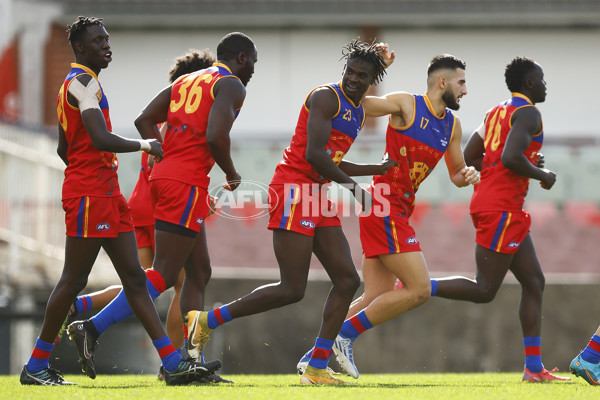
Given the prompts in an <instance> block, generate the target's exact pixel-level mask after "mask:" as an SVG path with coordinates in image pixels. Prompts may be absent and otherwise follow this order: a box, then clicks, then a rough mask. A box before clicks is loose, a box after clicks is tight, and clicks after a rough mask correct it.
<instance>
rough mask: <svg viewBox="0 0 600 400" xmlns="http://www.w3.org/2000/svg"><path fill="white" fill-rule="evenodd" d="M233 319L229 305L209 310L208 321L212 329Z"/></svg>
mask: <svg viewBox="0 0 600 400" xmlns="http://www.w3.org/2000/svg"><path fill="white" fill-rule="evenodd" d="M232 319H233V317H232V316H231V314H230V313H229V309H228V308H227V306H226V305H225V306H221V307H219V308H215V309H214V310H212V311H209V312H208V317H207V322H208V327H209V328H210V329H215V328H217V327H219V326H221V325H223V324H224V323H225V322H229V321H231V320H232Z"/></svg>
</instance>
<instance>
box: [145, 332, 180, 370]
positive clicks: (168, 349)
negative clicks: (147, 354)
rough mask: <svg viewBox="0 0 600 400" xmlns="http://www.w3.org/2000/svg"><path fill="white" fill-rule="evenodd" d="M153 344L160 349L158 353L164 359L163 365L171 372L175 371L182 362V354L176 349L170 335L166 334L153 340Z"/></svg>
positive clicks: (157, 349)
mask: <svg viewBox="0 0 600 400" xmlns="http://www.w3.org/2000/svg"><path fill="white" fill-rule="evenodd" d="M152 344H153V345H154V347H155V348H156V351H158V355H159V356H160V359H161V360H162V365H163V367H165V369H166V370H167V371H169V372H173V371H175V370H176V369H177V366H178V365H179V363H180V362H181V360H182V358H181V354H179V352H178V351H177V349H175V346H173V344H172V343H171V340H170V339H169V337H168V336H164V337H162V338H160V339H156V340H153V341H152Z"/></svg>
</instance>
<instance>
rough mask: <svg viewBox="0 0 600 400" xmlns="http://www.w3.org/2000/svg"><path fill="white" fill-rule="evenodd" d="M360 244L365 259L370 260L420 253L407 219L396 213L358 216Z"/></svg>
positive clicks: (417, 241)
mask: <svg viewBox="0 0 600 400" xmlns="http://www.w3.org/2000/svg"><path fill="white" fill-rule="evenodd" d="M358 223H359V226H360V243H361V244H362V248H363V253H364V255H365V257H367V258H372V257H376V256H379V255H382V254H396V253H409V252H411V251H421V245H420V243H419V240H418V239H417V238H416V236H415V230H414V229H413V227H412V226H410V224H409V223H408V218H406V217H401V216H399V215H398V213H397V212H394V208H392V212H390V214H389V215H386V216H377V214H376V213H374V212H372V213H370V214H367V215H362V214H361V215H360V216H359V218H358Z"/></svg>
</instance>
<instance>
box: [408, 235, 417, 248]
mask: <svg viewBox="0 0 600 400" xmlns="http://www.w3.org/2000/svg"><path fill="white" fill-rule="evenodd" d="M406 243H408V244H410V245H413V246H414V245H417V244H419V240H418V239H417V238H416V237H414V236H411V237H409V238H408V239H406Z"/></svg>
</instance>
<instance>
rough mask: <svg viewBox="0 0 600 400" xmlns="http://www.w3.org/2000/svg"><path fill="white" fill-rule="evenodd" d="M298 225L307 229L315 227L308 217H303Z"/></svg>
mask: <svg viewBox="0 0 600 400" xmlns="http://www.w3.org/2000/svg"><path fill="white" fill-rule="evenodd" d="M300 225H302V226H303V227H305V228H307V229H314V227H315V223H314V222H312V221H311V220H309V219H303V220H302V221H300Z"/></svg>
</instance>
